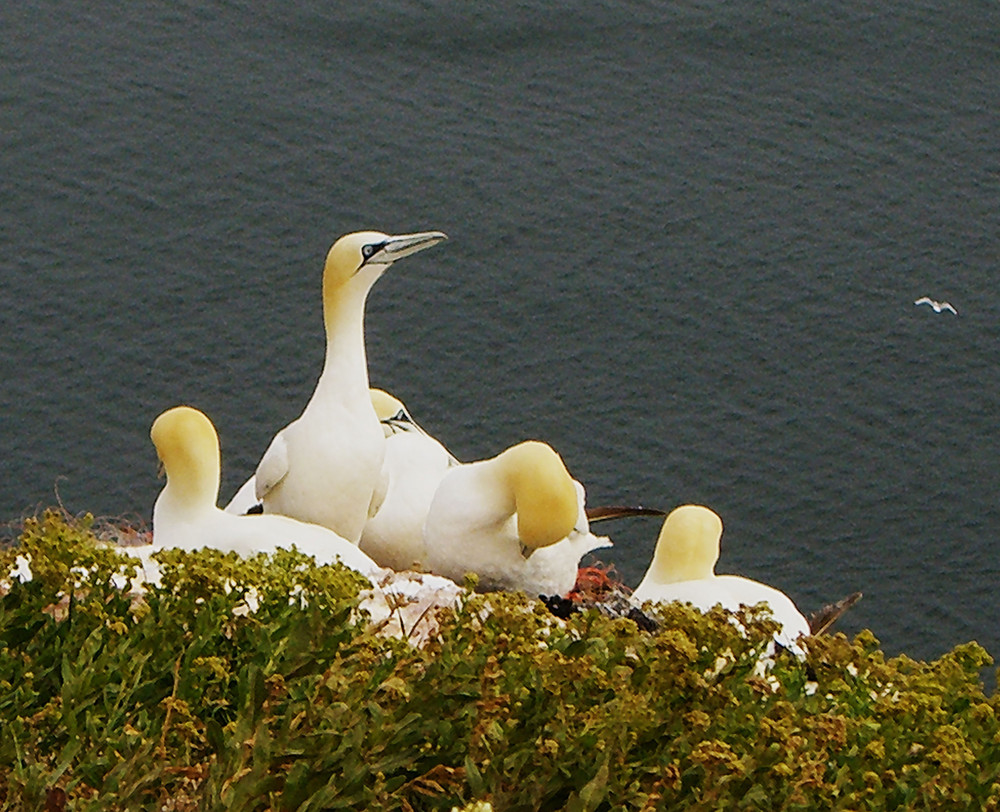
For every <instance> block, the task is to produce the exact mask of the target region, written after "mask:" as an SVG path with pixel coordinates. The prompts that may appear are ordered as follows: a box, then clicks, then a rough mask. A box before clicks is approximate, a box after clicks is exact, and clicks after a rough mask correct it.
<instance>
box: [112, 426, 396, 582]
mask: <svg viewBox="0 0 1000 812" xmlns="http://www.w3.org/2000/svg"><path fill="white" fill-rule="evenodd" d="M150 437H151V439H152V440H153V445H154V446H155V447H156V453H157V455H158V456H159V458H160V461H161V462H162V464H163V467H164V469H165V470H166V474H167V484H166V485H165V486H164V488H163V490H162V491H161V492H160V495H159V496H158V497H157V499H156V503H155V505H154V506H153V544H152V550H153V551H155V550H158V549H165V548H180V549H183V550H198V549H202V548H206V547H207V548H212V549H216V550H222V551H224V552H228V551H233V552H236V553H238V554H240V555H241V556H244V557H248V556H252V555H256V554H257V553H273V552H274V551H275V550H278V549H290V548H291V547H293V546H294V547H295V548H296V549H297V550H299V551H300V552H302V553H305V554H306V555H311V556H313V557H314V558H315V559H316V563H317V564H330V563H333V562H335V561H339V562H341V563H342V564H344V565H345V566H347V567H350V568H351V569H353V570H356V571H357V572H360V573H361V574H362V575H366V576H372V575H374V574H377V573H378V572H379V571H380V568H379V567H378V565H377V564H376V563H375V562H374V561H372V560H371V559H370V558H369V557H368V556H367V555H365V554H364V553H363V552H361V551H360V550H359V549H358V548H357V546H355V545H354V544H352V543H351V542H350V541H348V540H346V539H344V538H342V537H341V536H338V535H337V534H336V533H334V532H333V531H332V530H328V529H327V528H325V527H320V526H319V525H315V524H308V523H306V522H300V521H297V520H296V519H291V518H288V517H286V516H236V515H234V514H231V513H226V512H225V511H222V510H220V509H219V508H218V506H217V504H216V500H217V499H218V496H219V475H220V470H221V461H220V453H219V438H218V435H217V433H216V431H215V426H213V425H212V421H211V420H209V419H208V417H207V416H206V415H205V414H204V413H202V412H200V411H198V410H197V409H193V408H191V407H190V406H177V407H175V408H173V409H168V410H167V411H165V412H164V413H163V414H161V415H160V416H159V417H157V418H156V420H155V421H154V422H153V426H152V428H151V430H150ZM123 552H126V553H129V554H134V555H137V556H139V557H140V558H143V559H144V560H148V555H149V553H150V551H149V550H142V549H140V548H123Z"/></svg>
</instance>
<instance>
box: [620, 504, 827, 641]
mask: <svg viewBox="0 0 1000 812" xmlns="http://www.w3.org/2000/svg"><path fill="white" fill-rule="evenodd" d="M721 538H722V519H720V518H719V516H718V514H716V513H715V512H714V511H712V510H710V509H709V508H707V507H702V506H701V505H682V506H681V507H678V508H675V509H674V510H673V511H671V513H670V514H669V515H668V516H667V518H666V519H665V520H664V522H663V528H662V529H661V530H660V536H659V538H658V539H657V542H656V550H655V551H654V553H653V560H652V563H650V565H649V569H648V570H647V571H646V575H645V576H644V577H643V579H642V582H641V583H640V584H639V586H638V587H636V589H635V592H633V593H632V601H633V603H635V604H636V605H637V606H641V605H642V604H643V603H645V602H646V601H662V602H669V601H678V602H680V603H690V604H692V605H693V606H694V607H695V608H696V609H698V610H699V611H701V612H707V611H708V610H710V609H711V608H712V607H714V606H717V605H718V606H722V608H723V609H727V610H729V611H736V610H738V609H739V608H740V606H747V607H751V606H755V605H756V604H758V603H766V604H767V605H768V607H769V608H770V610H771V616H772V617H773V618H774V620H776V621H777V622H778V623H779V624H781V629H780V630H779V631H778V632H777V633H776V634H775V639H776V640H777V642H779V643H781V645H783V646H785V648H789V649H792V650H795V651H798V650H799V649H798V647H797V646H796V641H797V640H798V638H799V637H800V636H808V635H809V624H808V622H807V621H806V619H805V617H803V615H802V613H801V612H799V610H798V609H797V608H796V607H795V604H794V603H793V602H792V599H791V598H789V597H788V596H787V595H786V594H785V593H784V592H781V591H779V590H777V589H775V588H774V587H770V586H767V585H766V584H762V583H760V582H758V581H752V580H750V579H749V578H743V577H742V576H739V575H716V574H715V565H716V562H717V561H718V560H719V541H720V539H721Z"/></svg>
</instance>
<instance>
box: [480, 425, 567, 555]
mask: <svg viewBox="0 0 1000 812" xmlns="http://www.w3.org/2000/svg"><path fill="white" fill-rule="evenodd" d="M497 461H498V462H499V463H500V464H501V468H502V470H503V473H504V475H505V476H506V478H507V482H508V483H509V485H510V487H511V490H512V491H513V493H514V505H515V510H516V511H517V533H518V536H519V538H520V540H521V543H522V544H524V545H525V546H526V547H530V548H532V549H534V548H538V547H547V546H548V545H550V544H555V543H556V542H557V541H560V540H561V539H564V538H565V537H566V536H568V535H569V533H570V532H571V531H572V530H573V527H574V526H575V525H576V522H577V519H578V517H579V504H578V502H577V495H576V488H575V487H574V485H573V479H572V477H570V475H569V471H567V470H566V466H565V465H564V464H563V461H562V457H560V456H559V455H558V454H557V453H556V452H555V451H554V450H553V449H552V447H551V446H549V445H546V444H545V443H541V442H538V441H537V440H528V441H527V442H524V443H520V444H518V445H516V446H513V447H511V448H508V449H507V450H506V451H504V452H503V453H502V454H501V455H500V456H499V457H497Z"/></svg>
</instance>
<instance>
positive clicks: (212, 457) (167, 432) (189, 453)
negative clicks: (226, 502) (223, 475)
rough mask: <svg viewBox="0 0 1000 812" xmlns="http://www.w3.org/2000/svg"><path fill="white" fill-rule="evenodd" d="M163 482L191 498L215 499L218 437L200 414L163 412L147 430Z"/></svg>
mask: <svg viewBox="0 0 1000 812" xmlns="http://www.w3.org/2000/svg"><path fill="white" fill-rule="evenodd" d="M149 436H150V439H151V440H152V441H153V445H154V446H155V447H156V454H157V456H158V457H159V458H160V461H161V462H162V463H163V467H164V468H165V469H166V472H167V482H168V484H170V485H173V486H174V488H176V489H177V490H179V491H183V492H189V493H190V494H191V495H204V494H208V493H211V497H212V499H213V503H214V500H215V499H216V498H217V497H218V490H219V475H220V470H221V462H220V454H219V435H218V434H217V433H216V431H215V426H213V425H212V421H211V420H209V419H208V417H207V416H206V415H205V414H204V412H200V411H198V409H193V408H192V407H190V406H176V407H174V408H173V409H168V410H167V411H165V412H163V414H161V415H160V416H159V417H157V418H156V420H154V421H153V425H152V427H151V428H150V430H149Z"/></svg>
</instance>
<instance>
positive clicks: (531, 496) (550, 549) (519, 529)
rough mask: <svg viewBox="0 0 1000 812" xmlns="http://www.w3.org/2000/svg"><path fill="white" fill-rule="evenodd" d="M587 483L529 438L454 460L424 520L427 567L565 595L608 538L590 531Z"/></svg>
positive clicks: (482, 582) (485, 587) (494, 586)
mask: <svg viewBox="0 0 1000 812" xmlns="http://www.w3.org/2000/svg"><path fill="white" fill-rule="evenodd" d="M584 500H585V495H584V490H583V486H582V485H580V483H579V482H576V481H575V480H573V479H572V477H570V475H569V472H568V471H567V470H566V466H565V465H564V464H563V461H562V459H561V458H560V456H559V455H558V454H557V453H556V452H555V451H554V450H553V449H552V448H551V447H550V446H548V445H546V444H545V443H540V442H537V441H528V442H524V443H520V444H519V445H516V446H513V447H512V448H509V449H507V450H506V451H504V452H503V453H502V454H500V455H498V456H496V457H493V458H492V459H488V460H482V461H480V462H473V463H468V464H465V465H459V466H453V467H452V468H451V469H450V470H449V471H448V472H447V473H446V474H445V476H444V478H443V479H442V480H441V484H440V485H439V486H438V488H437V492H436V493H435V494H434V499H433V501H432V502H431V507H430V510H429V511H428V514H427V519H426V520H425V522H424V544H425V546H426V554H427V561H426V564H427V567H428V569H429V570H430V571H431V572H433V573H435V574H437V575H443V576H445V577H446V578H451V579H452V580H456V581H461V580H462V579H463V578H464V576H465V574H466V573H468V572H474V573H476V575H477V576H478V578H479V580H478V586H477V589H479V590H481V591H493V590H523V591H524V592H526V593H528V594H529V595H532V596H537V595H539V594H547V595H565V594H566V593H567V592H569V591H570V590H571V589H572V588H573V585H574V583H575V582H576V575H577V568H578V567H579V563H580V558H581V557H582V556H584V555H585V554H586V553H588V552H590V551H591V550H594V549H597V548H598V547H610V546H611V542H610V541H609V540H608V539H607V538H603V537H597V536H594V535H592V534H591V533H590V525H589V524H588V522H587V516H586V512H585V510H584Z"/></svg>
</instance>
